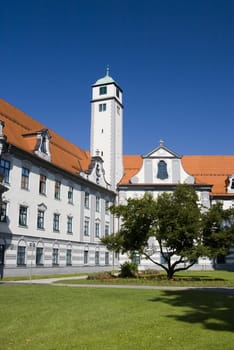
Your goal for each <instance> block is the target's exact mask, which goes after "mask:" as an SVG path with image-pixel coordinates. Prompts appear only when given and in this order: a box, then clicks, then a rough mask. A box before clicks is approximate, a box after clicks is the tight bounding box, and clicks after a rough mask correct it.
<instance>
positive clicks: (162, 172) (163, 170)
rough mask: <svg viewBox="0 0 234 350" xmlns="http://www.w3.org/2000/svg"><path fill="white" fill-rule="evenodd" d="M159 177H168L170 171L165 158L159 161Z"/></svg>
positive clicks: (162, 178)
mask: <svg viewBox="0 0 234 350" xmlns="http://www.w3.org/2000/svg"><path fill="white" fill-rule="evenodd" d="M157 178H158V179H161V180H164V179H167V178H168V173H167V163H166V162H164V160H160V161H159V162H158V173H157Z"/></svg>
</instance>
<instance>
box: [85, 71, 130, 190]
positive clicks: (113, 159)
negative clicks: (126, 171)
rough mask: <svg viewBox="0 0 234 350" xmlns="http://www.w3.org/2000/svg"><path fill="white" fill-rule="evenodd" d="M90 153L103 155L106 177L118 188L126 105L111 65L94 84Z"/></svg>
mask: <svg viewBox="0 0 234 350" xmlns="http://www.w3.org/2000/svg"><path fill="white" fill-rule="evenodd" d="M90 152H91V157H94V156H97V155H99V156H100V157H102V159H103V168H104V170H105V178H106V180H107V182H108V183H109V184H110V185H111V189H112V190H115V189H116V184H117V183H118V182H119V181H120V179H121V177H122V176H123V105H122V89H121V88H120V87H119V85H118V84H117V83H116V82H115V81H114V80H113V79H112V77H111V76H110V75H109V68H107V71H106V75H105V76H104V77H103V78H101V79H98V80H97V81H96V83H95V84H93V85H92V100H91V135H90Z"/></svg>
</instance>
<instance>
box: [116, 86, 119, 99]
mask: <svg viewBox="0 0 234 350" xmlns="http://www.w3.org/2000/svg"><path fill="white" fill-rule="evenodd" d="M116 96H117V97H119V88H116Z"/></svg>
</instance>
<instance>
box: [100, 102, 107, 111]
mask: <svg viewBox="0 0 234 350" xmlns="http://www.w3.org/2000/svg"><path fill="white" fill-rule="evenodd" d="M105 111H106V103H100V105H99V112H105Z"/></svg>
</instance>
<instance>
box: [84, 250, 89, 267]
mask: <svg viewBox="0 0 234 350" xmlns="http://www.w3.org/2000/svg"><path fill="white" fill-rule="evenodd" d="M88 262H89V251H88V250H85V251H84V264H85V265H87V264H88Z"/></svg>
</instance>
